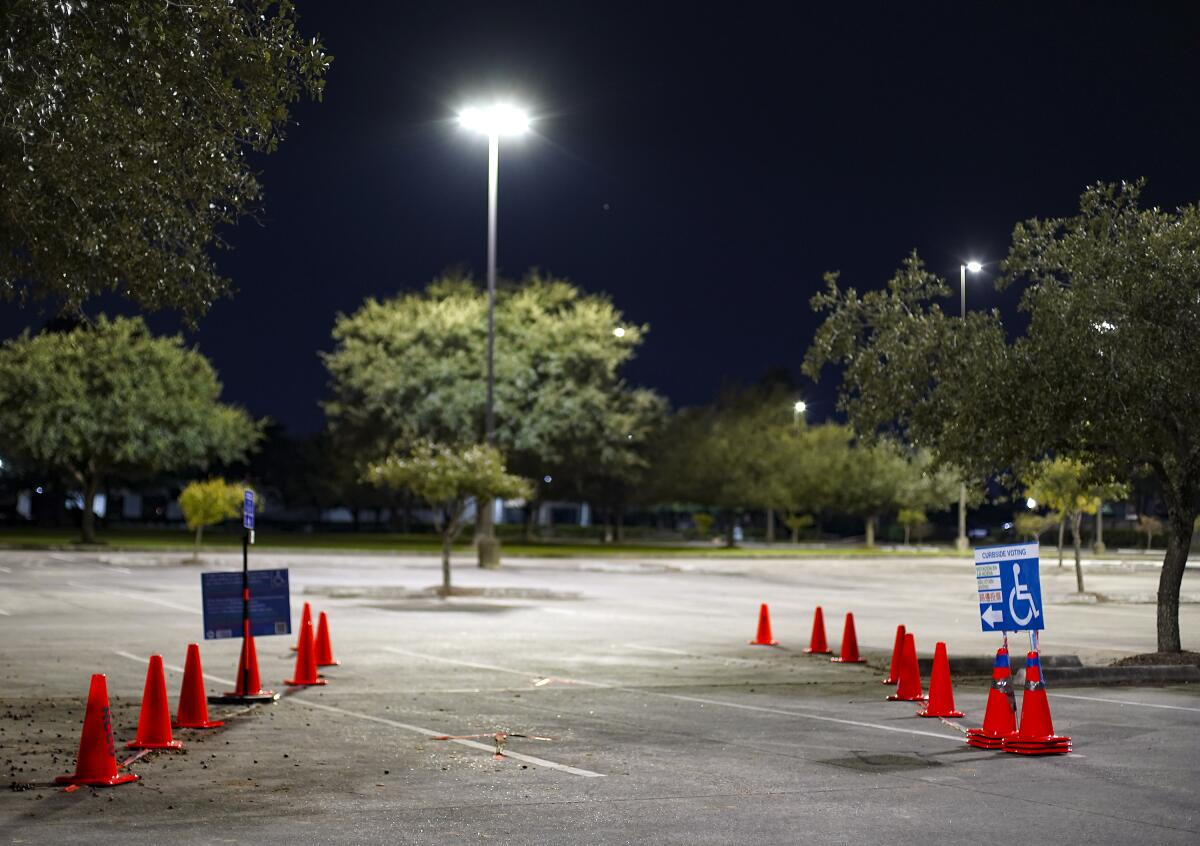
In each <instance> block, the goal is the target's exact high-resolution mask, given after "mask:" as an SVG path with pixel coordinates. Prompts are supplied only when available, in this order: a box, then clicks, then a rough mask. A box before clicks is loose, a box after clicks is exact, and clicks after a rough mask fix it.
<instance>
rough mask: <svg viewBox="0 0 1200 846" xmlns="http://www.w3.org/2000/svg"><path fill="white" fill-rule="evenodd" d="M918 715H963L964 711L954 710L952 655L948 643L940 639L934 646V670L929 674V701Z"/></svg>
mask: <svg viewBox="0 0 1200 846" xmlns="http://www.w3.org/2000/svg"><path fill="white" fill-rule="evenodd" d="M917 716H918V717H961V716H963V712H962V711H956V710H954V686H953V684H952V683H951V681H950V657H949V656H948V655H947V654H946V644H945V643H943V642H942V641H940V640H939V641H938V642H937V645H936V646H935V647H934V648H933V671H932V672H931V673H930V674H929V702H928V703H927V704H926V706H925V710H924V711H918V712H917Z"/></svg>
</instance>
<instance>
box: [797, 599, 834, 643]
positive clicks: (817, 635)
mask: <svg viewBox="0 0 1200 846" xmlns="http://www.w3.org/2000/svg"><path fill="white" fill-rule="evenodd" d="M804 651H805V652H807V653H808V654H809V655H832V654H833V650H832V649H830V648H829V644H828V643H827V642H826V641H825V612H824V611H822V610H821V606H820V605H818V606H817V613H816V614H814V615H813V630H812V638H811V639H810V640H809V643H808V646H807V647H806V648H805V650H804Z"/></svg>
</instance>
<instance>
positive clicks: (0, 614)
mask: <svg viewBox="0 0 1200 846" xmlns="http://www.w3.org/2000/svg"><path fill="white" fill-rule="evenodd" d="M11 616H12V614H9V613H8V612H7V611H5V610H4V609H3V608H0V617H11Z"/></svg>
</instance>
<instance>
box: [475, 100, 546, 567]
mask: <svg viewBox="0 0 1200 846" xmlns="http://www.w3.org/2000/svg"><path fill="white" fill-rule="evenodd" d="M458 121H459V123H460V124H462V125H463V126H464V127H466V128H467V129H473V130H476V131H478V132H480V133H482V134H484V135H486V136H487V139H488V208H487V215H488V218H487V227H488V231H487V237H488V241H487V398H486V401H485V404H484V412H483V437H484V441H485V443H487V445H488V446H491V447H494V446H495V445H496V197H497V194H498V187H497V185H498V182H499V173H500V136H501V135H520V134H521V133H523V132H525V130H526V129H528V128H529V117H528V115H526V114H525V112H523V111H521V110H520V109H518V108H516V107H514V106H511V105H508V104H504V103H497V104H495V105H492V106H490V107H488V108H485V109H479V108H469V109H464V110H463V111H462V112H461V113H460V114H459V116H458ZM476 509H477V513H476V523H475V529H476V531H475V547H476V550H477V552H478V554H479V566H480V567H488V568H491V567H498V566H500V542H499V541H498V540H497V539H496V528H495V513H494V509H495V500H494V499H492V498H491V497H487V498H486V499H484V500H483V501H482V502H476Z"/></svg>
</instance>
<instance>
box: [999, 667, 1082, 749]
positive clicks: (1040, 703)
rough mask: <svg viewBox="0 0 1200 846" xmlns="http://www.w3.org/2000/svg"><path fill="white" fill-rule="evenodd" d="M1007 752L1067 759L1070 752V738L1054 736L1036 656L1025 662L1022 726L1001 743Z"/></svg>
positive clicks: (1044, 685) (1044, 684) (1044, 686)
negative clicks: (1055, 756)
mask: <svg viewBox="0 0 1200 846" xmlns="http://www.w3.org/2000/svg"><path fill="white" fill-rule="evenodd" d="M1000 743H1001V748H1002V749H1003V750H1004V751H1005V752H1013V753H1015V754H1017V755H1065V754H1067V753H1068V752H1070V751H1071V738H1069V737H1059V736H1057V735H1055V734H1054V723H1053V721H1052V720H1051V719H1050V703H1049V702H1048V701H1047V699H1046V683H1045V682H1043V681H1042V665H1041V662H1040V661H1039V660H1038V654H1037V653H1036V652H1030V653H1029V655H1027V656H1026V658H1025V695H1024V696H1022V697H1021V724H1020V727H1019V728H1018V729H1017V731H1016V733H1015V734H1010V735H1008V736H1007V737H1005V738H1004V739H1003V740H1001V742H1000Z"/></svg>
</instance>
